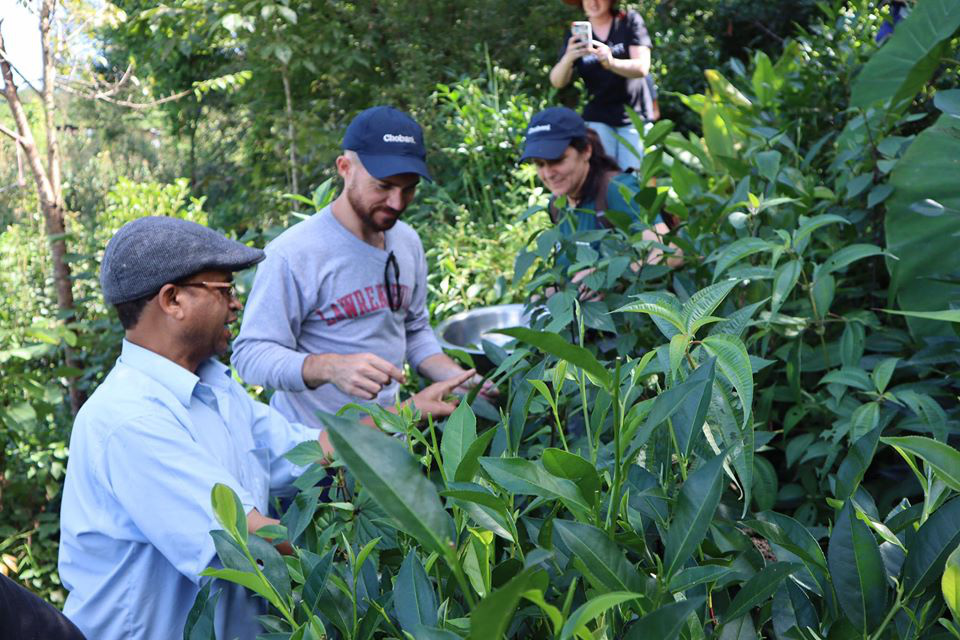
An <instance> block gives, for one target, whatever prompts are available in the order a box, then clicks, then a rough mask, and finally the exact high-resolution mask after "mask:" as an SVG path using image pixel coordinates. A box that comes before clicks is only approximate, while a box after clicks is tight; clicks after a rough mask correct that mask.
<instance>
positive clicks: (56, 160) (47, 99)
mask: <svg viewBox="0 0 960 640" xmlns="http://www.w3.org/2000/svg"><path fill="white" fill-rule="evenodd" d="M56 7H57V4H56V0H43V5H42V6H41V7H40V38H41V45H42V48H43V113H44V117H45V120H44V122H45V124H46V127H47V172H48V174H49V176H50V186H51V187H52V188H53V195H54V197H55V198H56V199H57V206H58V207H59V208H60V210H61V211H63V189H62V188H61V186H60V185H61V177H60V141H59V140H58V136H57V125H56V122H54V114H55V113H56V110H57V105H56V103H55V102H54V97H53V89H54V84H55V82H56V73H57V69H56V66H55V65H54V61H53V54H54V50H53V46H52V35H51V29H52V27H53V13H54V11H55V10H56Z"/></svg>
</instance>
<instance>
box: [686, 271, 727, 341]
mask: <svg viewBox="0 0 960 640" xmlns="http://www.w3.org/2000/svg"><path fill="white" fill-rule="evenodd" d="M735 286H737V281H736V280H727V281H726V282H718V283H717V284H712V285H710V286H709V287H705V288H703V289H700V290H699V291H697V292H696V293H695V294H693V295H692V296H690V299H689V300H687V301H686V302H685V303H684V304H683V308H682V311H681V319H682V321H683V327H684V332H685V333H687V334H690V335H693V333H694V329H693V325H694V324H696V322H697V321H698V320H700V319H701V318H706V317H707V316H709V315H710V314H712V313H713V312H714V311H715V310H716V308H717V307H719V306H720V303H721V302H723V301H724V299H725V298H726V297H727V295H728V294H729V293H730V292H731V291H732V290H733V288H734V287H735Z"/></svg>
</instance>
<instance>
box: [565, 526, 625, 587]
mask: <svg viewBox="0 0 960 640" xmlns="http://www.w3.org/2000/svg"><path fill="white" fill-rule="evenodd" d="M553 531H554V535H558V536H560V539H561V540H562V541H563V543H564V544H565V545H566V546H567V548H568V549H570V551H571V553H573V555H574V556H576V557H577V558H579V559H580V560H581V561H582V562H583V566H584V567H585V568H586V570H587V573H586V576H587V578H588V579H589V580H590V582H591V583H593V585H594V587H595V588H597V589H601V590H604V589H605V590H609V591H630V592H643V590H644V588H643V587H644V585H643V580H642V579H641V577H640V572H639V571H638V570H637V568H636V567H634V566H633V564H632V563H631V562H630V561H629V560H627V557H626V555H625V554H624V552H623V550H622V549H621V548H620V547H619V546H617V544H616V543H615V542H613V540H611V539H610V538H609V537H608V536H607V534H606V533H604V532H603V531H602V530H600V529H597V528H596V527H593V526H590V525H588V524H582V523H579V522H571V521H570V520H554V521H553Z"/></svg>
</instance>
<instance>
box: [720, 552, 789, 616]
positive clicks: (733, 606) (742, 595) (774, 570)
mask: <svg viewBox="0 0 960 640" xmlns="http://www.w3.org/2000/svg"><path fill="white" fill-rule="evenodd" d="M802 566H803V565H800V564H797V563H794V562H774V563H773V564H769V565H767V566H766V567H764V568H763V569H761V570H760V572H759V573H757V574H755V575H754V576H753V577H752V578H750V579H749V580H747V582H746V583H745V584H744V585H743V586H742V587H740V591H738V592H737V595H736V597H735V598H734V599H733V602H731V603H730V606H729V607H727V610H726V611H725V612H724V614H723V619H722V622H724V623H728V622H730V621H731V620H736V619H737V618H739V617H740V616H742V615H744V614H746V613H747V612H748V611H750V610H751V609H753V608H754V607H759V606H761V605H762V604H764V603H765V602H766V601H767V600H768V599H769V598H770V597H772V596H773V594H774V592H776V590H777V588H778V587H779V586H780V583H781V582H783V580H784V579H785V578H786V577H787V576H789V575H791V574H792V573H794V572H796V571H797V570H798V569H800V568H802Z"/></svg>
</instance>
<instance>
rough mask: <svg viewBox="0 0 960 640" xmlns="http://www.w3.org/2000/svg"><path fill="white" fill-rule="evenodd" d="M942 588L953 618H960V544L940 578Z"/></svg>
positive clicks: (948, 559)
mask: <svg viewBox="0 0 960 640" xmlns="http://www.w3.org/2000/svg"><path fill="white" fill-rule="evenodd" d="M940 589H941V591H943V599H944V601H945V602H946V603H947V606H948V607H950V613H952V614H953V619H954V620H960V546H958V547H957V548H956V549H954V550H953V553H951V554H950V557H948V558H947V563H946V566H945V567H944V570H943V578H941V579H940Z"/></svg>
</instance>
